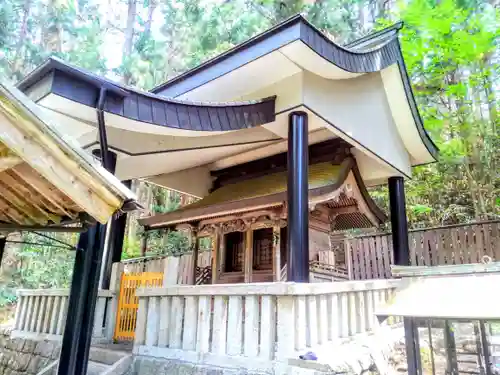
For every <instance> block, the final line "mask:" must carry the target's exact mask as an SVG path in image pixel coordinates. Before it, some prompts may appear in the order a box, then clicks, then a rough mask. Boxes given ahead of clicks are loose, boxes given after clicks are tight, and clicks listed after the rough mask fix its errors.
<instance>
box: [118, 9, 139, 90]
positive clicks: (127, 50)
mask: <svg viewBox="0 0 500 375" xmlns="http://www.w3.org/2000/svg"><path fill="white" fill-rule="evenodd" d="M136 16H137V0H128V11H127V27H126V29H125V41H124V43H123V56H122V58H123V60H124V61H125V60H126V59H128V58H129V57H130V54H131V53H132V47H133V43H134V26H135V19H136ZM131 78H132V75H131V73H130V68H129V66H128V64H126V68H125V73H124V75H123V83H125V84H126V85H128V84H129V83H130V79H131Z"/></svg>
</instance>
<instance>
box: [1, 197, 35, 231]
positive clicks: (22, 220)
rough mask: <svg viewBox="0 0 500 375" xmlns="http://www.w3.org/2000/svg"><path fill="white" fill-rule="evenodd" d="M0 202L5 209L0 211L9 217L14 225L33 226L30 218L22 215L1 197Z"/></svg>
mask: <svg viewBox="0 0 500 375" xmlns="http://www.w3.org/2000/svg"><path fill="white" fill-rule="evenodd" d="M0 202H3V203H4V204H5V205H6V207H5V208H4V209H3V210H2V212H3V213H4V214H5V215H6V216H7V217H9V218H10V219H11V220H12V222H14V223H16V224H28V225H31V224H34V222H33V220H32V219H31V218H30V217H27V216H26V215H25V214H24V213H22V212H21V211H19V210H18V209H17V208H16V207H15V206H13V205H12V204H10V202H9V201H8V200H6V199H4V198H3V196H1V195H0Z"/></svg>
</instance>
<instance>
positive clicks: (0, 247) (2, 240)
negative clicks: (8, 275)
mask: <svg viewBox="0 0 500 375" xmlns="http://www.w3.org/2000/svg"><path fill="white" fill-rule="evenodd" d="M6 243H7V237H0V271H1V270H2V260H3V253H4V252H5V244H6Z"/></svg>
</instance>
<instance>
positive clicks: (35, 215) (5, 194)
mask: <svg viewBox="0 0 500 375" xmlns="http://www.w3.org/2000/svg"><path fill="white" fill-rule="evenodd" d="M0 195H1V196H2V198H3V199H4V200H5V201H8V202H9V203H10V204H11V205H12V206H13V207H15V208H16V209H17V210H18V211H19V212H22V213H23V214H24V215H25V216H26V217H28V218H30V219H31V220H32V221H34V222H35V223H37V224H41V225H45V224H47V223H48V220H49V215H48V214H47V213H45V212H43V213H40V212H37V211H38V210H37V209H35V208H34V206H33V205H31V204H30V203H31V202H29V199H30V197H23V198H21V197H19V196H17V194H16V193H14V192H13V191H11V190H10V189H9V188H8V186H6V185H5V184H4V181H0ZM26 199H28V201H27V200H26ZM28 202H29V203H28Z"/></svg>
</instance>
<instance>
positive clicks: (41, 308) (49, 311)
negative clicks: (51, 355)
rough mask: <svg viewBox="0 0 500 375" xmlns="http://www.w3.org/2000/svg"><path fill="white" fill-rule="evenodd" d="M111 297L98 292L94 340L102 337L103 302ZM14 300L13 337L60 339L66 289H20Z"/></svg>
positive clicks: (67, 297) (67, 293)
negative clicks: (15, 306)
mask: <svg viewBox="0 0 500 375" xmlns="http://www.w3.org/2000/svg"><path fill="white" fill-rule="evenodd" d="M112 296H113V295H112V293H111V292H110V291H107V290H100V291H99V296H98V298H97V304H96V308H95V316H94V322H95V323H94V331H93V337H94V338H104V336H105V331H104V329H103V322H104V321H105V316H104V314H105V311H106V299H109V298H112ZM17 297H18V302H17V308H16V317H15V321H14V330H13V332H12V336H13V337H24V338H32V339H40V340H42V339H47V340H57V339H60V338H61V336H62V334H63V330H64V325H65V323H66V312H67V309H68V299H69V289H21V290H18V291H17ZM108 311H111V310H110V309H108ZM113 318H114V317H113ZM106 321H109V320H108V319H107V320H106Z"/></svg>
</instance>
